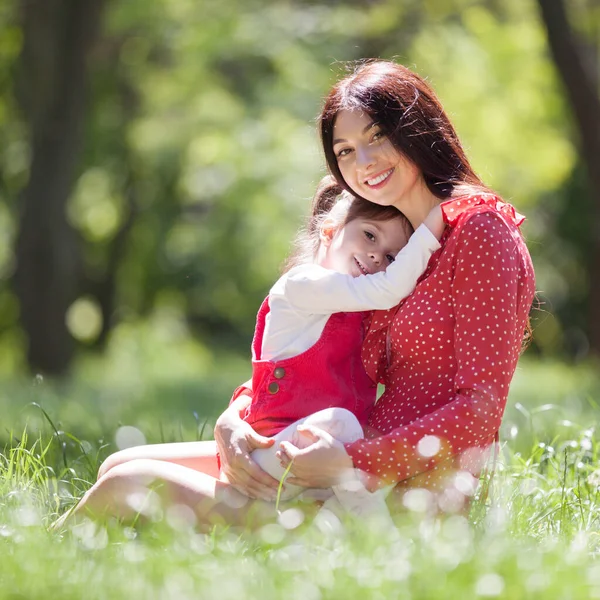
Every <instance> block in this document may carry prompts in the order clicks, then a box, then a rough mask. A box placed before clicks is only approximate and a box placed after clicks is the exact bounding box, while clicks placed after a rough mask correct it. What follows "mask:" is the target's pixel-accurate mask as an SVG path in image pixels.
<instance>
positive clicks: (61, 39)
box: [15, 0, 105, 374]
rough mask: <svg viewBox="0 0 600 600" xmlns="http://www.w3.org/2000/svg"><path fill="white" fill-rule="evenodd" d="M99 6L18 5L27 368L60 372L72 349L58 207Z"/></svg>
mask: <svg viewBox="0 0 600 600" xmlns="http://www.w3.org/2000/svg"><path fill="white" fill-rule="evenodd" d="M104 4H105V3H104V1H103V0H23V1H22V3H21V6H20V9H21V19H22V28H23V47H22V52H21V57H20V65H19V69H20V73H19V79H18V82H17V96H18V99H19V103H20V106H21V109H22V112H23V115H24V118H25V120H26V121H27V123H28V126H29V137H30V148H31V161H30V168H29V180H28V182H27V185H26V186H25V188H24V189H23V191H22V194H21V198H20V204H21V215H20V222H19V232H18V237H17V243H16V258H17V268H16V273H15V289H16V293H17V296H18V298H19V302H20V307H21V320H22V325H23V327H24V329H25V332H26V334H27V337H28V342H29V346H28V361H29V364H30V365H31V366H32V367H33V368H34V369H39V370H41V371H44V372H48V373H53V374H60V373H64V372H65V370H66V369H67V367H68V365H69V363H70V360H71V357H72V353H73V345H72V339H71V336H70V334H69V332H68V330H67V327H66V324H65V314H66V311H67V309H68V307H69V305H70V304H71V303H72V302H73V300H74V299H75V297H76V292H77V282H78V278H79V270H80V265H79V253H78V250H77V239H76V235H75V233H74V231H73V229H72V228H71V226H70V225H69V223H68V221H67V216H66V211H65V207H66V203H67V199H68V197H69V195H70V193H71V190H72V186H73V183H74V180H75V176H76V172H77V166H78V159H79V156H80V153H81V150H82V143H83V136H82V126H83V121H84V116H85V108H86V102H85V87H86V73H87V69H86V66H87V60H88V57H89V54H90V50H91V48H92V47H93V44H94V40H95V39H96V36H97V33H98V30H99V25H100V19H101V16H102V10H103V7H104Z"/></svg>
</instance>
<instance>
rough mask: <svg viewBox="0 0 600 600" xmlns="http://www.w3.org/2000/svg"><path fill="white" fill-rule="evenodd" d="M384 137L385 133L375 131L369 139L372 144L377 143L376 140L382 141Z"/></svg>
mask: <svg viewBox="0 0 600 600" xmlns="http://www.w3.org/2000/svg"><path fill="white" fill-rule="evenodd" d="M384 137H385V133H383V131H376V132H375V133H374V134H373V137H372V138H371V139H372V140H373V141H374V142H377V141H378V140H380V139H382V138H384Z"/></svg>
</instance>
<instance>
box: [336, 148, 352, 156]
mask: <svg viewBox="0 0 600 600" xmlns="http://www.w3.org/2000/svg"><path fill="white" fill-rule="evenodd" d="M350 152H351V150H350V148H342V149H341V150H338V151H337V152H336V154H335V156H336V158H342V157H344V156H346V155H347V154H350Z"/></svg>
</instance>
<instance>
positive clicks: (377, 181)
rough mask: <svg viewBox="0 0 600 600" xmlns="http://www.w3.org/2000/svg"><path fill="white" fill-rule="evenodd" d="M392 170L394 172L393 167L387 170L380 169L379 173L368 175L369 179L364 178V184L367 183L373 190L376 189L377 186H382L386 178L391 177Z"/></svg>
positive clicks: (386, 180)
mask: <svg viewBox="0 0 600 600" xmlns="http://www.w3.org/2000/svg"><path fill="white" fill-rule="evenodd" d="M393 172H394V169H393V168H391V169H388V170H387V171H382V172H381V173H379V175H376V176H375V177H370V178H369V179H366V180H365V184H366V185H368V186H369V187H370V188H371V189H373V190H378V189H379V188H382V187H383V186H384V185H385V184H386V183H387V182H388V180H389V178H390V177H391V175H392V173H393Z"/></svg>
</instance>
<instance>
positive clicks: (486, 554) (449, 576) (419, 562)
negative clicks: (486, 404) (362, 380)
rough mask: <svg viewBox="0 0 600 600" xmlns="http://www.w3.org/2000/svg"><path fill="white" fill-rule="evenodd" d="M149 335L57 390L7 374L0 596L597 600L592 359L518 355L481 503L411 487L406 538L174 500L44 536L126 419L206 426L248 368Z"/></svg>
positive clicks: (147, 432) (2, 401) (599, 504)
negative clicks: (196, 519) (214, 513)
mask: <svg viewBox="0 0 600 600" xmlns="http://www.w3.org/2000/svg"><path fill="white" fill-rule="evenodd" d="M151 346H152V345H151V344H150V345H145V344H143V343H141V344H140V345H139V346H136V347H134V348H133V349H131V348H130V352H129V353H128V354H125V355H115V352H114V351H113V352H112V353H109V357H108V359H107V361H105V362H104V363H102V364H100V363H96V362H94V361H90V362H88V363H82V364H80V365H79V367H78V371H77V376H76V377H75V378H74V380H73V381H72V382H71V383H69V384H64V385H62V386H58V385H50V384H49V383H47V382H44V381H41V380H39V379H35V378H32V379H29V380H25V381H15V380H10V381H6V382H5V385H3V386H2V387H1V389H2V392H1V394H0V410H1V411H2V414H3V421H2V425H3V429H4V431H3V435H4V437H5V440H4V441H5V443H6V447H5V451H4V452H2V453H1V454H0V557H1V560H0V598H15V599H16V598H38V597H40V598H41V597H44V598H48V597H50V598H54V597H60V598H83V597H85V598H111V599H120V598H127V599H128V600H130V599H131V598H178V599H179V598H188V597H189V598H195V599H198V598H219V599H220V600H227V599H229V598H232V599H234V598H235V599H236V600H239V599H240V598H260V599H261V600H265V599H266V600H268V599H271V598H273V599H276V598H277V599H278V598H291V599H296V598H297V599H299V600H300V599H301V600H320V599H327V598H373V599H384V598H477V597H492V598H511V599H512V598H536V599H537V598H540V597H543V598H550V599H552V598H557V599H558V598H561V599H563V598H564V599H567V598H568V599H579V598H582V599H583V598H586V599H587V598H600V561H598V556H599V553H600V488H599V486H600V463H599V461H598V454H599V453H600V443H599V442H598V439H597V435H596V431H595V427H596V425H597V415H598V412H597V407H596V404H595V402H594V399H598V398H600V393H599V392H600V380H599V379H598V376H597V375H596V374H595V370H594V369H593V368H591V367H590V366H587V367H586V366H580V367H577V368H575V367H567V366H565V365H561V364H559V363H541V362H533V361H529V362H523V363H522V364H521V366H520V367H519V372H518V373H517V376H516V378H515V380H514V385H513V387H512V390H511V397H510V406H509V408H508V409H507V413H506V417H505V421H504V426H503V439H504V440H505V442H504V447H503V450H502V456H501V462H500V465H499V467H498V469H497V472H496V476H495V479H494V485H493V489H492V491H491V494H490V495H489V497H488V498H487V501H486V502H483V501H482V500H481V499H476V500H475V502H474V505H473V509H472V511H471V514H470V515H469V516H468V517H466V516H464V515H462V514H452V512H450V513H449V514H446V515H445V516H443V517H439V516H437V517H432V516H431V514H429V513H428V509H427V507H428V502H429V499H428V497H427V495H426V494H425V495H419V494H416V495H414V496H413V497H412V498H411V500H410V501H409V502H407V509H406V512H405V513H404V514H402V515H399V517H398V526H399V529H400V532H401V539H402V541H401V542H400V543H398V542H395V543H394V542H393V541H392V540H391V539H388V538H387V537H386V535H385V534H375V533H374V532H373V531H371V530H370V529H369V528H367V527H364V526H362V525H361V524H360V523H349V524H348V526H347V527H346V528H345V529H344V530H339V529H337V528H336V523H333V522H323V523H321V524H320V525H319V524H314V523H313V524H308V523H302V524H298V523H297V522H293V523H292V522H291V521H294V519H292V518H291V517H293V516H295V515H294V514H287V515H283V516H282V519H281V522H280V523H274V524H271V525H268V526H266V527H264V528H263V529H261V530H259V531H258V532H254V533H248V532H245V533H241V532H239V531H234V530H219V531H214V532H213V533H211V534H210V535H205V534H200V533H197V532H196V531H195V530H194V528H193V526H192V524H191V521H190V515H189V514H187V513H185V512H182V511H173V510H166V509H164V510H162V511H159V513H158V515H159V517H160V518H158V519H157V521H156V523H154V524H153V525H151V526H147V527H144V528H143V529H140V530H137V531H136V530H133V529H128V528H123V527H120V526H118V525H117V524H109V525H108V526H107V527H104V526H96V525H94V524H92V523H86V524H83V525H82V526H79V527H77V528H75V529H74V530H73V531H72V532H71V533H70V534H67V535H57V534H52V533H49V532H48V531H47V529H46V526H47V525H48V523H49V522H51V521H52V519H53V518H55V516H56V514H57V512H58V511H59V510H60V508H59V507H60V506H65V505H67V504H68V503H69V502H71V501H72V497H73V496H77V495H80V494H81V493H82V491H83V490H84V489H86V488H87V487H88V486H89V485H90V483H91V481H92V480H93V478H94V475H95V471H96V469H97V466H98V464H99V462H100V461H101V460H102V458H103V457H104V456H105V455H106V454H108V453H109V452H110V451H112V450H114V449H115V445H114V438H115V434H116V432H117V431H118V430H119V427H120V425H127V426H132V427H135V428H136V429H137V431H138V432H139V433H138V434H137V435H140V434H143V436H144V437H145V438H146V439H147V441H150V442H155V441H160V440H178V439H185V440H190V439H198V438H199V437H201V436H202V435H209V433H210V430H211V429H212V423H213V422H214V419H215V417H216V415H217V414H218V413H219V411H220V410H221V408H222V406H223V405H224V404H225V402H226V399H227V397H228V394H229V392H230V390H231V388H232V386H233V382H238V381H241V380H243V379H244V378H245V377H246V376H247V374H248V365H247V364H246V360H245V359H244V357H238V358H234V357H231V356H225V355H221V356H220V355H216V356H213V355H211V354H209V353H203V352H201V351H200V350H199V349H197V348H194V347H192V346H190V347H189V348H182V347H181V346H179V347H177V352H171V351H169V346H168V344H167V347H166V349H165V347H163V349H162V350H163V352H162V354H161V355H159V356H156V357H153V356H152V355H151V356H149V353H150V351H149V350H148V349H147V348H148V347H151ZM132 373H135V374H136V376H135V377H133V376H132ZM32 402H33V403H35V404H36V405H33V404H32ZM51 422H52V423H53V425H52V424H51ZM203 424H204V425H205V428H204V433H203V432H202V426H203ZM25 426H27V432H26V433H25V434H23V431H24V429H25ZM132 431H133V430H132Z"/></svg>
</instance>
